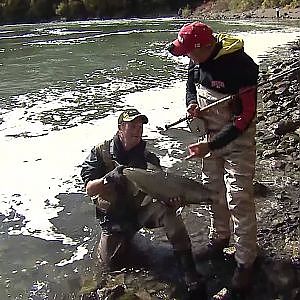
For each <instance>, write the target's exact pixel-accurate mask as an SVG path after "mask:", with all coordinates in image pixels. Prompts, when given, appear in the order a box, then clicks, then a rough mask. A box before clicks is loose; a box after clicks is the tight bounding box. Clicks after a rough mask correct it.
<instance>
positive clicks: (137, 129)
mask: <svg viewBox="0 0 300 300" xmlns="http://www.w3.org/2000/svg"><path fill="white" fill-rule="evenodd" d="M143 125H144V124H143V121H142V118H141V117H138V118H136V119H134V120H133V121H131V122H123V123H121V125H120V127H119V132H120V134H121V136H122V139H123V140H124V142H125V144H127V145H128V146H129V149H130V148H133V147H135V146H137V145H138V144H139V143H140V141H141V139H142V134H143ZM129 149H127V150H129Z"/></svg>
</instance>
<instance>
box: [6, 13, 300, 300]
mask: <svg viewBox="0 0 300 300" xmlns="http://www.w3.org/2000/svg"><path fill="white" fill-rule="evenodd" d="M184 22H185V21H184V20H178V19H153V20H151V19H149V20H113V21H90V22H73V23H45V24H34V25H13V26H1V27H0V55H1V56H0V57H1V58H0V68H1V73H0V79H1V80H0V113H1V115H0V136H1V138H0V152H1V156H0V166H1V173H0V177H1V180H0V182H1V186H0V220H1V225H0V299H3V300H6V299H69V298H70V299H71V298H74V299H76V298H78V297H79V296H78V294H79V290H80V289H81V287H82V286H83V285H84V283H83V282H84V280H85V279H91V278H93V276H94V275H95V274H96V273H97V270H96V268H95V264H94V261H93V259H92V257H93V249H94V246H95V244H96V241H97V237H98V233H99V228H98V225H97V223H96V221H95V219H94V215H93V206H92V205H91V204H90V202H89V200H88V199H87V198H85V197H84V194H83V192H82V184H81V181H80V178H79V172H80V167H79V165H80V163H81V162H82V161H83V159H84V158H85V156H86V155H87V153H88V151H89V149H90V148H91V147H92V146H93V145H94V144H96V143H98V142H101V141H103V140H104V139H106V138H109V137H111V136H112V135H113V134H114V132H115V131H116V118H117V116H118V113H119V111H120V110H122V108H124V107H131V106H135V107H137V108H138V109H139V110H141V111H143V113H146V114H147V115H148V117H149V119H150V122H149V124H147V126H146V128H145V138H146V139H148V140H149V143H150V144H151V147H152V148H153V150H154V151H156V152H157V153H158V154H159V155H160V157H161V160H162V163H163V164H164V166H165V167H167V168H170V169H172V168H173V169H177V170H178V169H179V170H181V172H182V173H186V174H187V175H188V176H190V177H194V178H195V176H196V172H197V169H195V168H194V167H195V166H192V165H189V164H187V163H184V164H183V163H182V162H181V159H182V157H184V156H185V151H186V150H185V149H186V145H187V144H188V143H190V142H191V141H194V140H195V139H196V138H195V137H194V136H192V135H190V134H189V133H187V132H186V131H183V130H182V129H184V128H181V130H178V131H176V130H173V131H172V130H171V131H170V132H168V133H163V132H161V131H160V130H159V128H158V127H164V125H165V124H167V123H170V122H173V121H175V120H177V119H178V118H180V117H182V116H184V114H185V107H184V85H185V83H184V78H185V75H186V74H185V71H186V66H187V65H186V64H187V60H186V59H185V58H179V59H178V58H173V57H171V56H170V55H169V54H168V53H167V52H166V51H165V50H164V47H165V45H166V43H168V42H169V41H171V40H173V39H175V38H176V33H177V31H178V29H179V28H180V27H181V25H182V24H183V23H184ZM209 24H210V25H211V26H212V27H213V29H214V30H215V31H223V32H233V33H234V34H238V35H241V36H243V37H244V39H245V43H246V45H245V49H246V51H247V52H248V53H249V54H250V55H251V56H252V57H253V58H254V59H255V60H256V61H257V62H258V63H259V60H260V57H262V56H264V55H267V54H266V53H267V51H270V49H272V47H276V46H277V45H281V44H284V43H287V42H290V41H293V40H295V39H296V38H297V37H299V35H300V30H299V26H298V24H289V26H287V25H286V24H282V23H273V24H272V23H270V24H260V25H258V24H253V23H245V22H209ZM291 25H292V26H291ZM191 213H193V216H195V220H198V221H199V224H200V223H201V226H202V227H201V229H199V232H202V233H205V231H206V228H207V225H208V223H207V215H206V216H205V212H201V210H200V209H198V210H197V209H194V210H193V211H191ZM199 226H200V225H199ZM145 234H146V235H147V236H150V237H152V238H154V240H155V239H156V238H160V239H163V238H162V236H163V234H162V233H152V232H150V233H145ZM194 236H195V233H194ZM162 253H163V251H162ZM162 257H163V254H162ZM158 260H159V259H158ZM136 276H137V277H136V278H139V275H136ZM136 278H134V279H136ZM134 279H133V280H134ZM139 279H141V278H139ZM163 289H164V288H162V290H163ZM63 297H66V298H63ZM164 297H167V296H163V293H162V295H161V296H160V298H159V297H158V299H167V298H164Z"/></svg>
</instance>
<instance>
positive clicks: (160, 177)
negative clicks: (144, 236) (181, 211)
mask: <svg viewBox="0 0 300 300" xmlns="http://www.w3.org/2000/svg"><path fill="white" fill-rule="evenodd" d="M122 174H123V175H124V176H125V177H126V178H127V179H128V180H129V181H130V182H131V183H132V184H133V185H134V186H135V187H136V188H137V189H139V190H140V191H142V192H144V193H145V194H147V195H149V196H151V197H152V198H154V199H158V200H162V201H164V200H167V199H170V198H175V197H180V201H181V204H182V205H189V204H200V205H202V204H212V200H211V196H212V192H211V191H209V190H208V189H207V188H206V187H205V186H204V185H203V184H202V183H201V182H199V181H196V180H194V179H191V178H187V177H184V176H180V175H177V174H174V173H169V172H165V171H163V170H149V169H146V170H144V169H139V168H128V167H125V168H124V169H123V170H122ZM151 197H145V200H144V201H143V202H142V204H141V206H144V205H146V204H147V203H148V201H150V200H151ZM145 201H147V203H145Z"/></svg>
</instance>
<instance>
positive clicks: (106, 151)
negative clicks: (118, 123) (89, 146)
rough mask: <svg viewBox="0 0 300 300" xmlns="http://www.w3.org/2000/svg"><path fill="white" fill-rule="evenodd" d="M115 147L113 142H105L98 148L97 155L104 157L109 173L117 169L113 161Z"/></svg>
mask: <svg viewBox="0 0 300 300" xmlns="http://www.w3.org/2000/svg"><path fill="white" fill-rule="evenodd" d="M113 145H114V143H113V141H112V140H110V141H104V143H103V144H98V145H97V146H96V151H97V155H99V157H102V159H103V162H104V164H105V167H106V170H107V172H110V171H112V170H113V169H114V168H115V167H116V165H115V163H114V161H113V160H112V157H113Z"/></svg>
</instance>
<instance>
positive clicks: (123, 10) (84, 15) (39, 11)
mask: <svg viewBox="0 0 300 300" xmlns="http://www.w3.org/2000/svg"><path fill="white" fill-rule="evenodd" d="M196 2H197V3H201V2H203V1H196V0H190V1H184V0H0V23H1V24H12V23H20V22H22V23H24V22H41V21H50V20H54V19H65V20H84V19H90V18H128V17H143V16H161V15H168V14H174V13H176V12H177V10H178V8H179V7H183V6H186V5H192V6H193V5H195V3H196Z"/></svg>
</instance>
